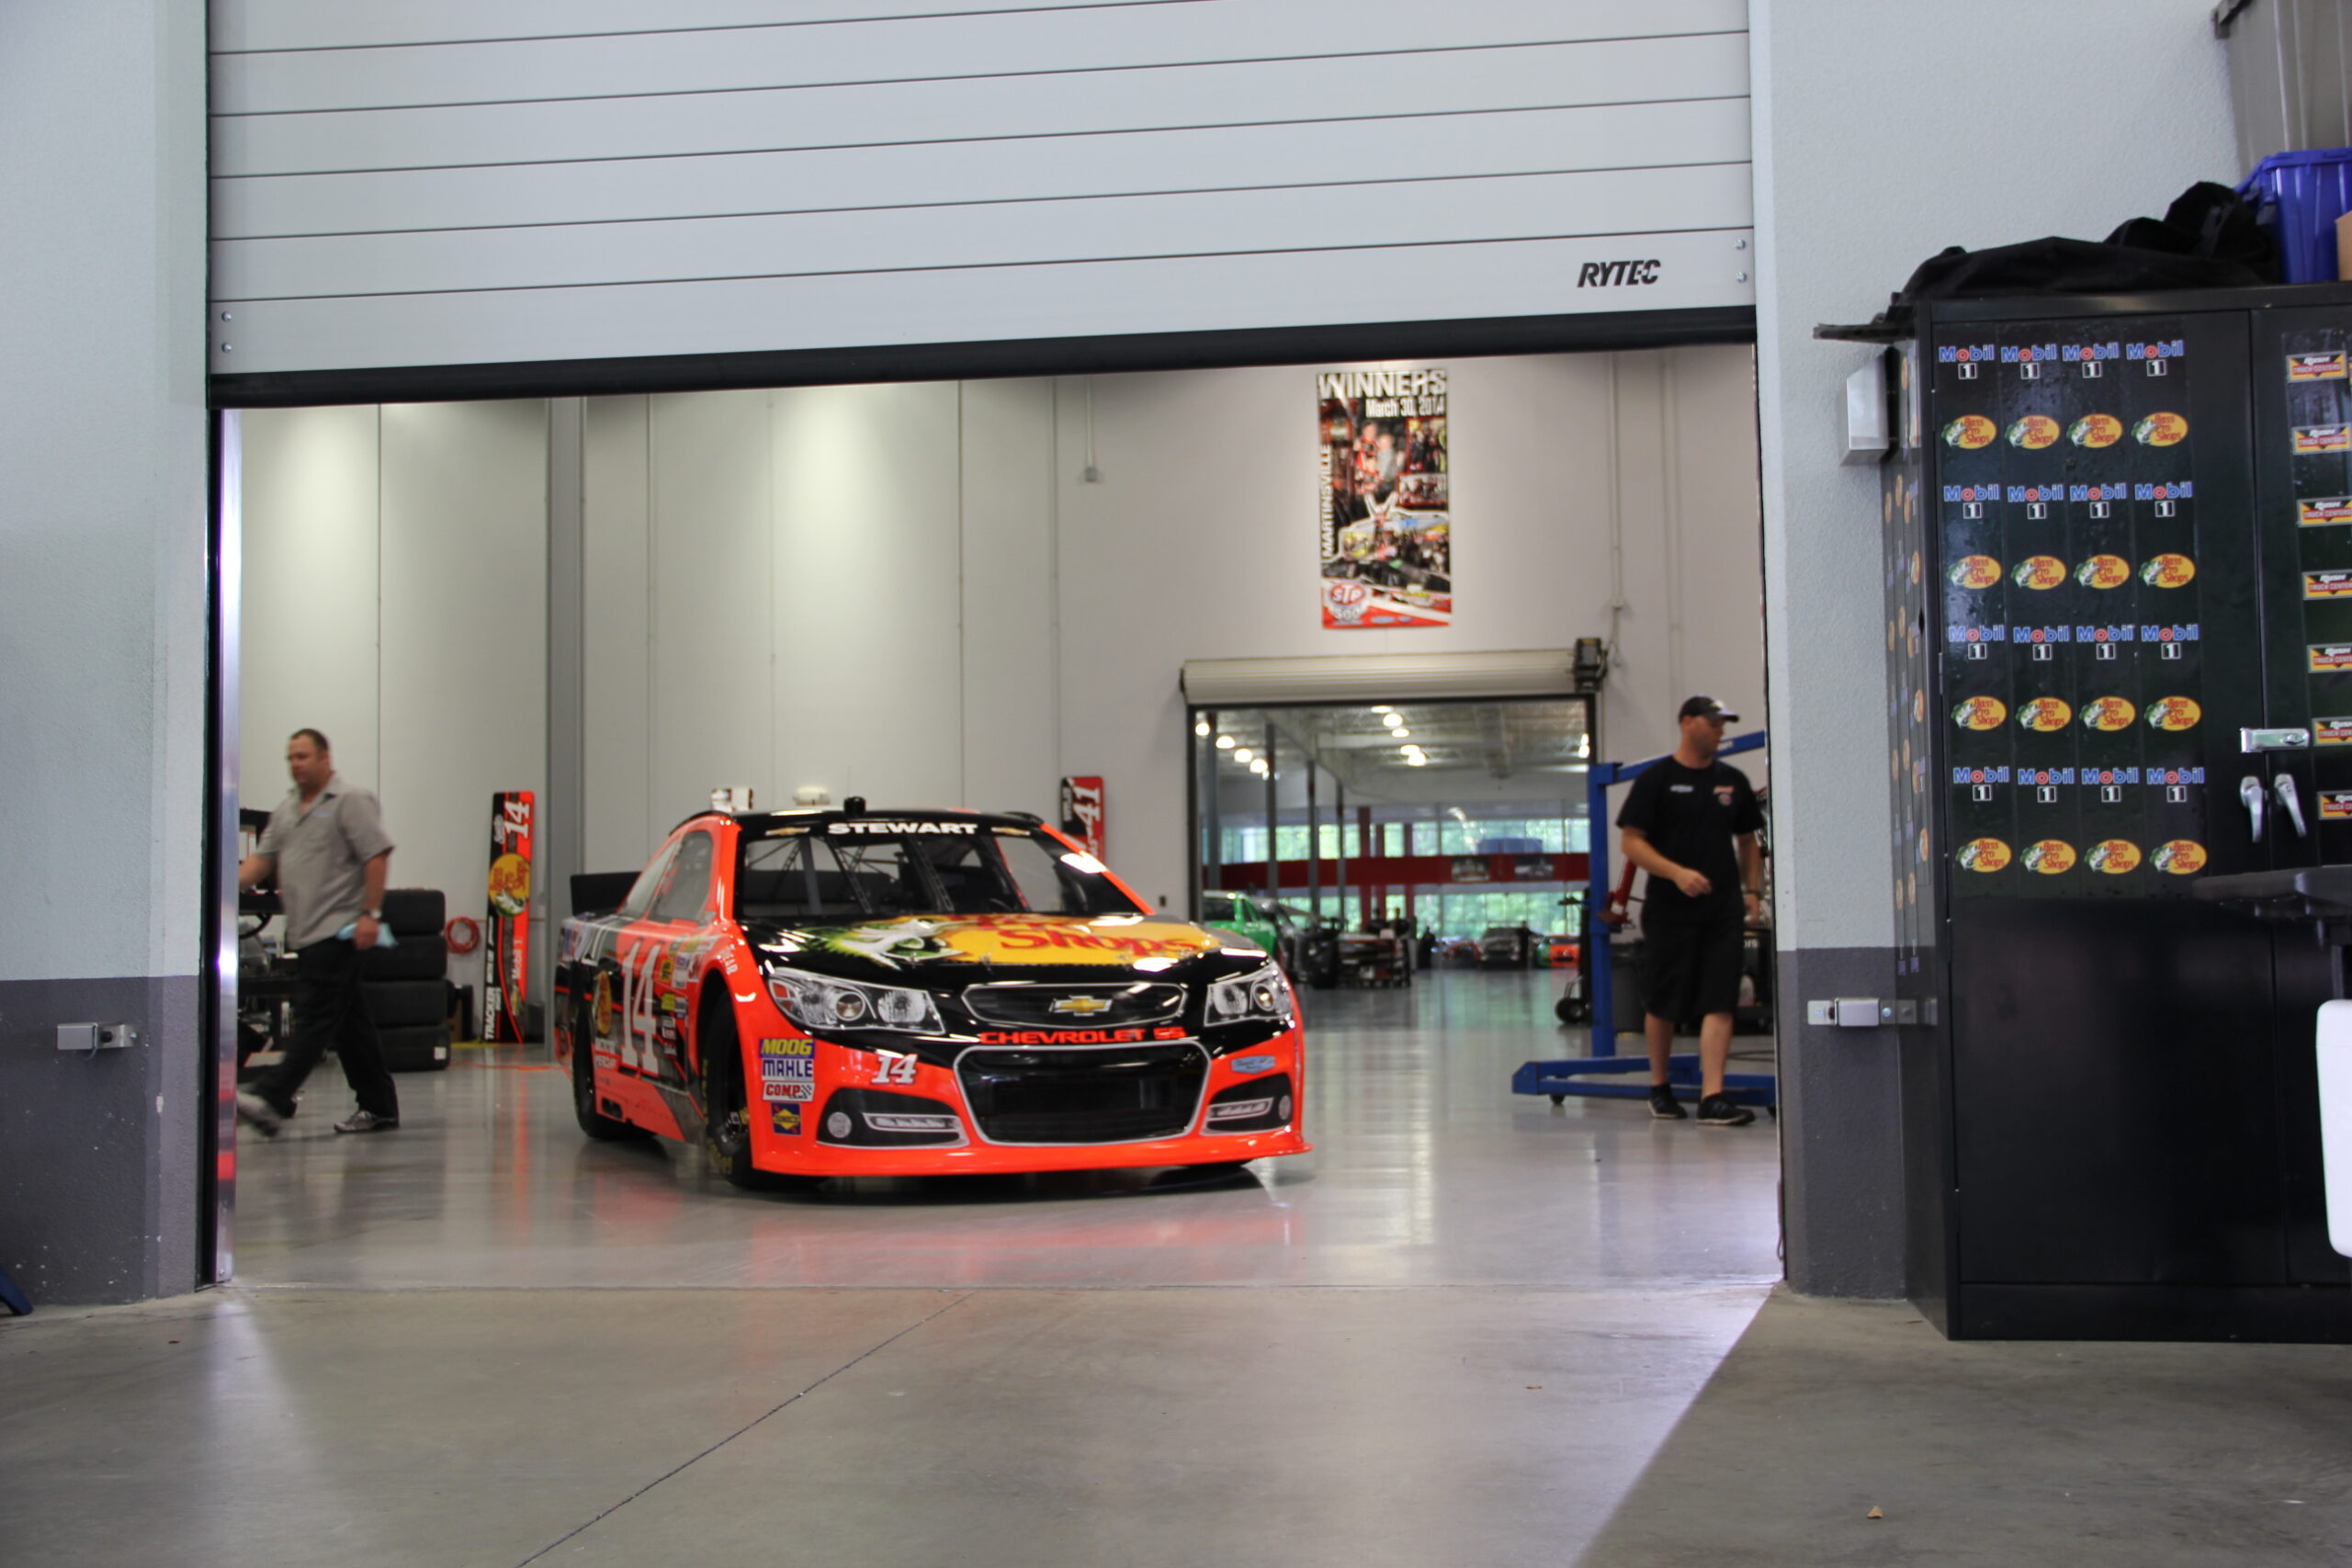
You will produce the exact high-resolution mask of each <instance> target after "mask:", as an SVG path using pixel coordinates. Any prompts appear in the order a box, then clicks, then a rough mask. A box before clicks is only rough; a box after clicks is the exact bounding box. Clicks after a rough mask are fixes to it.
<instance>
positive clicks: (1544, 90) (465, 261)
mask: <svg viewBox="0 0 2352 1568" xmlns="http://www.w3.org/2000/svg"><path fill="white" fill-rule="evenodd" d="M787 18H788V19H787ZM1746 28H1747V14H1746V5H1745V3H1744V0H1643V3H1642V4H1639V5H1626V4H1623V3H1622V0H1445V3H1444V4H1440V5H1433V4H1430V3H1429V0H1101V3H1096V4H1067V3H1060V4H1055V3H1047V0H798V3H797V4H791V5H786V4H783V3H782V0H661V3H659V4H656V3H655V0H464V3H460V0H406V3H404V4H398V5H388V4H384V3H383V0H213V5H212V31H213V39H212V41H213V58H212V105H211V107H212V176H213V177H212V289H213V293H214V296H215V299H214V310H213V312H212V316H213V320H212V327H213V344H212V369H213V371H214V373H215V374H216V375H227V376H232V377H237V378H245V377H252V376H256V375H266V374H273V373H286V372H306V371H324V370H341V371H347V370H353V369H366V368H370V367H431V366H445V367H446V366H466V365H489V364H515V363H522V362H539V361H576V360H604V359H626V358H630V357H637V356H655V355H724V354H741V353H745V352H776V353H781V352H790V351H800V350H812V349H839V348H845V347H857V346H868V345H877V346H878V345H891V344H956V343H983V342H1004V341H1012V340H1026V339H1040V338H1046V339H1051V338H1074V339H1076V338H1090V337H1103V336H1114V335H1119V334H1133V333H1208V332H1218V331H1232V330H1246V329H1264V328H1294V327H1302V326H1312V325H1316V324H1328V323H1364V322H1390V321H1454V320H1469V319H1482V318H1505V317H1527V316H1555V315H1562V314H1574V313H1581V312H1627V311H1665V312H1675V311H1702V310H1714V311H1717V312H1722V311H1724V310H1738V309H1739V308H1743V307H1748V306H1750V305H1751V304H1752V300H1753V290H1752V287H1751V286H1750V284H1749V283H1748V282H1747V274H1748V272H1749V270H1750V267H1749V265H1748V258H1749V256H1750V255H1751V254H1752V252H1750V251H1749V250H1748V249H1747V247H1746V245H1745V243H1744V242H1746V241H1747V237H1748V231H1749V224H1750V221H1751V197H1750V190H1749V172H1748V106H1747V33H1746Z"/></svg>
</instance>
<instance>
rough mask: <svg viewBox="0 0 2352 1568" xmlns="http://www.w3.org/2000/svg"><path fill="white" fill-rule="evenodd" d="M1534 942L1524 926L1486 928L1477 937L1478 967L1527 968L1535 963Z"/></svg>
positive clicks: (1532, 934)
mask: <svg viewBox="0 0 2352 1568" xmlns="http://www.w3.org/2000/svg"><path fill="white" fill-rule="evenodd" d="M1535 941H1536V938H1535V933H1534V932H1533V931H1530V930H1529V929H1528V928H1527V927H1525V926H1488V927H1487V929H1486V930H1485V931H1481V932H1480V933H1479V935H1478V967H1479V968H1481V969H1525V968H1528V967H1529V966H1531V965H1532V964H1533V963H1534V961H1535Z"/></svg>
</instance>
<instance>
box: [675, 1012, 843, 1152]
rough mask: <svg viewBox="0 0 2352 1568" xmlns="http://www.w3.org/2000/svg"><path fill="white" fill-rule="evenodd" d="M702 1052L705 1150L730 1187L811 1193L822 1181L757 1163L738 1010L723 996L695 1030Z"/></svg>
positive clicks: (698, 1047)
mask: <svg viewBox="0 0 2352 1568" xmlns="http://www.w3.org/2000/svg"><path fill="white" fill-rule="evenodd" d="M695 1044H696V1048H697V1049H698V1050H699V1051H700V1052H701V1054H702V1104H703V1126H702V1146H703V1152H704V1153H706V1154H707V1155H708V1156H710V1166H711V1168H712V1169H713V1170H716V1171H717V1172H718V1174H719V1175H721V1176H723V1177H725V1178H726V1179H727V1180H728V1183H729V1185H730V1186H734V1187H741V1188H742V1189H744V1190H746V1191H751V1192H789V1191H807V1190H809V1189H810V1188H812V1187H814V1186H816V1185H817V1182H818V1179H817V1178H815V1177H808V1176H786V1175H783V1174H780V1173H778V1172H776V1171H773V1170H762V1169H761V1168H759V1167H758V1166H756V1165H754V1164H752V1102H751V1096H750V1095H749V1094H747V1093H746V1092H745V1091H744V1086H743V1050H742V1045H741V1041H740V1040H739V1038H738V1037H737V1035H736V1033H735V1010H734V1009H733V1008H731V1007H729V1006H728V1005H727V1004H726V1002H725V1001H724V1000H719V1001H716V1002H714V1003H712V1004H711V1005H710V1006H708V1007H707V1008H705V1009H704V1010H703V1018H702V1025H701V1027H700V1028H699V1029H697V1030H696V1031H695Z"/></svg>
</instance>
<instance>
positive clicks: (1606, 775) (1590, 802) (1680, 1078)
mask: <svg viewBox="0 0 2352 1568" xmlns="http://www.w3.org/2000/svg"><path fill="white" fill-rule="evenodd" d="M1764 736H1765V732H1764V731H1763V730H1760V729H1758V730H1756V731H1754V732H1753V733H1751V734H1747V735H1742V736H1738V737H1736V738H1735V739H1730V740H1726V741H1725V742H1724V746H1723V750H1721V751H1720V752H1718V753H1717V755H1719V756H1726V757H1728V756H1732V755H1735V754H1736V753H1738V752H1741V751H1753V750H1757V749H1758V748H1759V747H1761V746H1762V745H1763V744H1764ZM1662 761H1666V759H1665V758H1663V757H1652V758H1650V759H1649V760H1648V761H1644V762H1595V763H1594V764H1593V765H1592V766H1591V767H1590V768H1589V770H1587V772H1586V773H1585V776H1584V787H1585V804H1586V811H1587V821H1588V822H1589V827H1588V829H1586V840H1587V842H1588V844H1589V853H1588V854H1587V856H1586V857H1585V858H1586V862H1587V864H1588V866H1589V875H1590V880H1589V886H1588V887H1587V889H1586V892H1585V919H1584V932H1583V937H1582V941H1581V943H1580V945H1579V947H1578V950H1577V963H1578V964H1579V965H1580V966H1581V967H1582V969H1583V971H1584V981H1585V994H1586V995H1587V996H1588V997H1589V998H1591V999H1592V1055H1589V1056H1570V1057H1566V1058H1565V1059H1563V1060H1560V1061H1554V1062H1521V1064H1520V1066H1519V1070H1518V1071H1517V1072H1515V1073H1513V1074H1511V1076H1510V1091H1511V1092H1512V1093H1513V1094H1548V1095H1550V1096H1551V1097H1552V1102H1553V1103H1554V1104H1555V1105H1556V1104H1558V1103H1559V1102H1560V1101H1561V1100H1564V1099H1566V1097H1567V1096H1569V1095H1572V1094H1581V1095H1589V1096H1594V1097H1598V1098H1600V1099H1605V1100H1647V1099H1648V1098H1649V1093H1650V1086H1649V1066H1650V1058H1649V1051H1648V1046H1647V1044H1646V1043H1645V1044H1644V1047H1643V1049H1642V1050H1641V1051H1639V1052H1636V1053H1635V1054H1634V1055H1629V1056H1622V1055H1618V1053H1617V1014H1616V1005H1617V998H1616V984H1615V981H1616V976H1615V975H1614V974H1613V973H1612V972H1611V971H1612V966H1611V963H1610V957H1609V925H1608V922H1607V921H1605V920H1603V919H1601V913H1602V911H1603V910H1605V909H1606V908H1608V907H1609V892H1610V887H1609V832H1610V828H1609V786H1610V785H1611V784H1623V783H1625V782H1626V781H1628V780H1630V779H1634V778H1637V777H1639V776H1640V775H1641V774H1643V773H1647V772H1648V771H1649V770H1650V769H1651V768H1653V767H1656V766H1657V764H1658V763H1660V762H1662ZM1624 1073H1639V1074H1641V1075H1642V1078H1641V1081H1640V1082H1638V1083H1611V1082H1607V1081H1600V1082H1596V1081H1594V1080H1595V1079H1596V1078H1600V1079H1603V1080H1605V1079H1607V1077H1609V1076H1610V1075H1611V1074H1624ZM1700 1076H1701V1075H1700V1066H1699V1054H1698V1053H1697V1052H1695V1051H1678V1052H1676V1053H1675V1054H1674V1055H1671V1056H1668V1058H1667V1079H1668V1082H1670V1083H1672V1084H1674V1085H1675V1086H1677V1087H1678V1088H1682V1089H1696V1088H1698V1087H1699V1084H1700ZM1724 1093H1725V1094H1727V1095H1729V1096H1730V1097H1731V1098H1732V1099H1733V1100H1737V1101H1739V1102H1740V1103H1741V1104H1744V1105H1758V1106H1762V1107H1763V1108H1764V1109H1766V1110H1768V1111H1774V1112H1775V1113H1777V1112H1778V1111H1779V1108H1780V1079H1779V1077H1777V1076H1776V1075H1774V1074H1771V1073H1730V1072H1727V1073H1725V1074H1724Z"/></svg>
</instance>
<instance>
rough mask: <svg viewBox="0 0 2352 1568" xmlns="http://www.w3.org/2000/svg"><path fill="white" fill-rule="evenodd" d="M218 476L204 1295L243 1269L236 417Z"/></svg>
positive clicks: (240, 535) (218, 451)
mask: <svg viewBox="0 0 2352 1568" xmlns="http://www.w3.org/2000/svg"><path fill="white" fill-rule="evenodd" d="M212 475H213V479H212V583H211V587H212V671H211V685H210V689H209V693H208V696H207V704H208V706H209V708H210V711H211V725H210V733H209V736H208V737H207V740H208V742H209V745H210V747H211V750H212V757H211V764H212V765H211V792H212V801H211V805H212V817H211V834H212V838H211V843H210V845H209V849H210V852H211V853H210V856H209V876H208V878H207V881H208V883H209V886H208V887H207V889H206V891H207V892H208V894H209V898H208V907H209V919H208V921H207V924H208V926H209V930H208V931H207V932H206V935H207V936H208V937H209V941H208V942H206V944H205V945H206V949H207V953H208V957H209V964H210V966H211V968H210V973H209V975H207V976H204V979H205V982H206V987H205V990H206V999H207V1001H208V1003H209V1008H208V1012H207V1021H208V1024H209V1027H208V1029H207V1031H206V1036H207V1037H206V1041H205V1043H206V1046H207V1048H208V1054H207V1057H206V1060H205V1075H204V1079H203V1081H202V1084H201V1087H200V1092H201V1095H202V1099H201V1100H199V1101H198V1107H199V1109H198V1114H199V1116H200V1117H201V1118H202V1125H201V1127H200V1130H199V1131H200V1136H199V1142H198V1167H197V1180H198V1190H199V1192H200V1193H201V1194H202V1197H201V1198H200V1200H199V1212H198V1215H197V1225H198V1236H197V1253H198V1265H197V1283H198V1284H199V1285H201V1284H207V1283H209V1284H215V1285H225V1284H227V1283H228V1282H229V1280H231V1279H232V1277H233V1276H234V1274H235V1273H236V1260H237V1248H236V1234H237V1223H236V1222H237V1162H236V1161H235V1160H234V1159H222V1158H220V1151H221V1150H223V1149H230V1150H233V1149H235V1147H236V1146H237V946H238V935H239V933H238V931H237V862H238V861H239V860H240V859H241V858H242V857H241V855H240V853H239V852H240V851H241V850H242V849H243V839H242V838H241V836H240V834H239V832H238V807H239V806H240V805H241V804H242V801H243V795H242V793H241V785H242V783H243V781H242V779H241V777H240V768H239V762H238V749H239V746H240V744H241V741H242V737H243V730H242V728H241V719H242V714H241V710H240V705H239V702H238V696H239V689H240V682H241V680H242V678H243V656H242V651H241V650H242V647H243V644H242V642H241V640H240V637H239V630H240V628H241V627H242V626H243V622H244V570H245V569H244V537H245V521H244V519H245V468H244V421H243V416H242V415H241V414H239V413H238V412H237V411H236V410H234V409H229V410H226V411H224V412H220V413H218V414H215V415H214V416H213V423H212Z"/></svg>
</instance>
